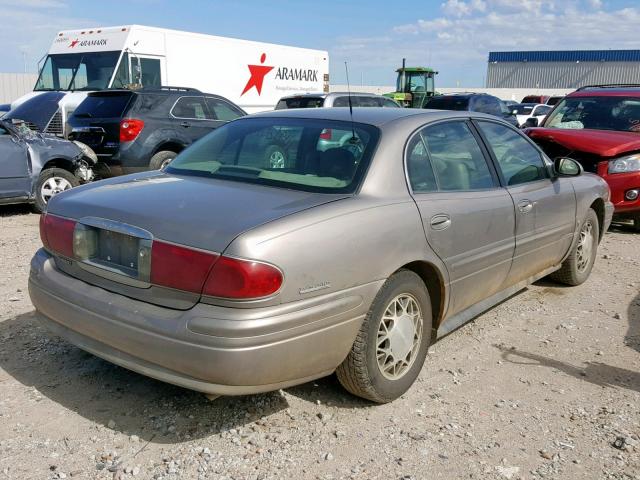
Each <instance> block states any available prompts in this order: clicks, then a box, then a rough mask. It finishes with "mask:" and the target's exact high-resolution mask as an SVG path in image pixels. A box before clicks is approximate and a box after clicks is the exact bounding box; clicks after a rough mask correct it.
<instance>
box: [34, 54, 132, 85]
mask: <svg viewBox="0 0 640 480" xmlns="http://www.w3.org/2000/svg"><path fill="white" fill-rule="evenodd" d="M119 57H120V52H87V53H62V54H56V55H49V56H47V60H46V61H45V62H44V66H43V67H42V70H41V71H40V76H39V77H38V82H37V83H36V86H35V88H34V90H35V91H42V90H102V89H105V88H107V87H108V86H109V80H111V77H112V76H113V71H114V70H115V68H116V64H117V63H118V58H119Z"/></svg>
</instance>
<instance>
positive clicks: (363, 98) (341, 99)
mask: <svg viewBox="0 0 640 480" xmlns="http://www.w3.org/2000/svg"><path fill="white" fill-rule="evenodd" d="M349 97H351V106H352V107H382V108H402V107H401V106H400V104H399V103H397V102H396V101H395V100H392V99H391V98H387V97H384V96H382V95H376V94H375V93H363V92H351V93H349V92H331V93H305V94H302V95H289V96H287V97H282V98H281V99H280V100H278V103H277V104H276V110H286V109H290V108H333V107H348V106H349Z"/></svg>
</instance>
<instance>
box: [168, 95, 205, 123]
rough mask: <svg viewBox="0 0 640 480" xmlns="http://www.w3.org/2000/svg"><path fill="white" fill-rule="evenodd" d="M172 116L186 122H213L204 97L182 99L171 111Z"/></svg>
mask: <svg viewBox="0 0 640 480" xmlns="http://www.w3.org/2000/svg"><path fill="white" fill-rule="evenodd" d="M171 115H173V116H174V117H176V118H180V119H184V120H211V119H212V117H211V116H210V115H209V111H208V110H207V106H206V104H205V102H204V97H180V98H179V99H178V101H177V102H176V104H175V105H174V106H173V108H172V109H171Z"/></svg>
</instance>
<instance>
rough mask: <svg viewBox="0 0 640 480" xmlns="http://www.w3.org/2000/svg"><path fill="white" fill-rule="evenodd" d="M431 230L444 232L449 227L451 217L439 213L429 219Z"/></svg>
mask: <svg viewBox="0 0 640 480" xmlns="http://www.w3.org/2000/svg"><path fill="white" fill-rule="evenodd" d="M430 223H431V228H433V229H434V230H444V229H445V228H449V227H450V226H451V217H449V215H447V214H446V213H439V214H438V215H434V216H433V217H431V222H430Z"/></svg>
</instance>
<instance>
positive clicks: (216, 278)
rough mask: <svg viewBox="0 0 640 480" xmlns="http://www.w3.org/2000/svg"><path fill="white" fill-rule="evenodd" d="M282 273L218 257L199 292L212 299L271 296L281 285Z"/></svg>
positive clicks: (242, 261)
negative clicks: (202, 288)
mask: <svg viewBox="0 0 640 480" xmlns="http://www.w3.org/2000/svg"><path fill="white" fill-rule="evenodd" d="M282 281H283V277H282V272H281V271H280V270H278V269H277V268H276V267H274V266H273V265H269V264H267V263H261V262H255V261H251V260H241V259H238V258H232V257H220V259H219V260H218V261H217V262H216V263H215V265H214V266H213V269H212V270H211V273H210V274H209V278H208V279H207V283H206V284H205V286H204V290H203V291H202V293H203V294H204V295H210V296H212V297H222V298H232V299H236V300H239V299H251V298H263V297H268V296H269V295H273V294H274V293H276V292H277V291H278V290H280V287H281V286H282Z"/></svg>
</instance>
